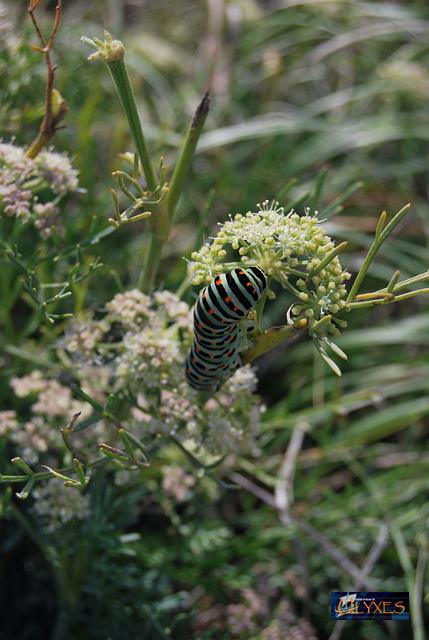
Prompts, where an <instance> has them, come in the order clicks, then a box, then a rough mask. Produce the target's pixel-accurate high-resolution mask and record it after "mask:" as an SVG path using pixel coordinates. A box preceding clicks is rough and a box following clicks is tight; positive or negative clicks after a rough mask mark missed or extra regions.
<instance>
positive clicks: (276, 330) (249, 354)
mask: <svg viewBox="0 0 429 640" xmlns="http://www.w3.org/2000/svg"><path fill="white" fill-rule="evenodd" d="M306 327H307V321H306V320H305V319H302V320H298V321H297V322H296V323H295V324H294V325H291V326H289V325H284V326H281V327H271V329H267V331H264V332H263V333H261V335H260V336H258V338H257V340H256V342H255V344H254V345H253V346H252V347H250V348H249V349H246V350H245V351H243V352H242V354H241V359H242V361H243V364H249V363H250V362H253V360H255V359H256V358H259V356H262V355H263V354H264V353H267V351H270V350H271V349H273V348H274V347H276V346H277V345H279V344H281V343H282V342H284V341H285V340H288V339H289V338H291V337H292V336H294V335H296V333H297V332H298V331H301V330H302V329H305V328H306Z"/></svg>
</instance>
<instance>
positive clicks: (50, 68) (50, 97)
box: [26, 0, 67, 158]
mask: <svg viewBox="0 0 429 640" xmlns="http://www.w3.org/2000/svg"><path fill="white" fill-rule="evenodd" d="M39 4H40V0H30V5H29V8H28V13H29V15H30V18H31V20H32V22H33V25H34V28H35V30H36V33H37V35H38V37H39V40H40V44H41V47H36V46H33V49H35V50H36V51H40V52H41V53H43V54H44V56H45V62H46V67H47V81H46V91H45V114H44V116H43V120H42V122H41V125H40V131H39V134H38V136H37V137H36V139H35V140H34V141H33V142H32V144H31V145H30V147H29V149H28V150H27V153H26V155H27V157H28V158H35V157H36V156H37V154H38V153H39V152H40V151H41V149H42V148H43V147H45V146H46V145H47V144H48V143H49V141H50V140H51V138H52V137H53V136H54V134H55V132H56V130H57V128H58V125H59V123H60V122H61V120H63V118H64V116H65V114H66V113H67V104H66V102H65V100H64V99H63V98H62V97H61V95H60V93H59V92H58V91H56V89H54V80H55V70H56V67H55V66H54V65H53V64H52V58H51V50H52V47H53V44H54V41H55V37H56V35H57V32H58V29H59V26H60V23H61V14H62V0H57V4H56V6H55V18H54V23H53V26H52V29H51V33H50V35H49V38H48V40H47V42H46V41H45V38H44V37H43V34H42V32H41V30H40V27H39V25H38V23H37V20H36V16H35V10H36V8H37V7H38V5H39Z"/></svg>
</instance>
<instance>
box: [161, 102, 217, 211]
mask: <svg viewBox="0 0 429 640" xmlns="http://www.w3.org/2000/svg"><path fill="white" fill-rule="evenodd" d="M209 107H210V96H209V93H208V92H206V93H205V94H204V96H203V99H202V100H201V102H200V104H199V105H198V107H197V109H196V111H195V113H194V116H193V118H192V122H191V124H190V125H189V129H188V131H187V133H186V137H185V140H184V142H183V146H182V149H181V152H180V155H179V158H178V160H177V162H176V165H175V167H174V172H173V175H172V177H171V182H170V188H169V192H168V199H167V208H168V212H169V214H170V218H171V217H172V216H173V213H174V210H175V208H176V205H177V202H178V200H179V198H180V194H181V193H182V191H183V184H184V182H185V179H186V176H187V174H188V172H189V169H190V166H191V163H192V158H193V157H194V153H195V149H196V146H197V142H198V139H199V137H200V134H201V131H202V129H203V126H204V123H205V121H206V118H207V114H208V112H209Z"/></svg>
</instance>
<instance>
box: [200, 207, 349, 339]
mask: <svg viewBox="0 0 429 640" xmlns="http://www.w3.org/2000/svg"><path fill="white" fill-rule="evenodd" d="M258 207H259V208H258V211H256V212H252V211H249V212H248V213H246V214H245V215H242V214H237V215H235V216H234V217H230V219H229V220H227V221H226V222H225V223H224V224H220V229H219V231H218V233H217V235H216V236H215V237H214V238H212V239H211V241H210V242H207V243H206V244H204V245H203V247H202V248H201V249H200V250H199V251H195V252H194V253H193V254H192V256H191V258H192V262H191V265H190V268H191V272H192V275H193V283H194V284H201V283H205V282H210V281H211V280H212V278H213V277H214V276H215V275H216V274H217V273H221V272H223V271H226V270H228V269H231V268H233V267H235V266H239V265H243V264H244V265H246V264H248V265H249V266H250V265H257V266H259V267H261V268H262V269H263V270H264V271H265V273H266V274H267V275H268V276H269V277H270V278H272V279H274V280H277V281H279V282H280V283H281V284H282V285H283V287H285V288H287V289H288V290H289V291H291V292H292V293H293V295H294V296H295V297H296V299H297V305H296V306H295V308H294V314H295V315H298V316H303V317H306V318H307V319H308V321H309V324H310V325H311V324H312V323H314V322H315V321H318V320H320V319H321V318H323V317H324V316H326V315H328V314H331V315H333V316H335V315H336V314H338V313H339V312H340V311H342V310H343V309H344V308H345V306H346V302H345V298H346V287H345V282H346V281H347V280H349V278H350V274H349V273H347V271H344V270H343V269H342V267H341V264H340V261H339V259H338V256H333V257H332V259H330V260H329V261H328V262H327V264H325V263H324V264H323V265H322V261H324V260H325V259H326V257H327V256H328V255H329V254H330V253H332V252H333V250H334V249H335V244H334V242H333V241H332V240H331V238H330V237H329V236H328V235H327V234H326V232H325V231H324V229H323V227H322V225H321V223H320V220H319V219H318V216H317V212H315V213H314V215H311V214H310V212H309V210H306V213H305V215H302V216H300V215H298V214H297V213H295V212H294V211H293V210H292V211H290V212H289V213H288V214H285V212H284V209H283V207H280V206H279V205H278V203H277V202H269V201H268V200H266V201H265V202H263V204H262V205H258ZM329 328H330V330H331V331H332V332H333V333H336V332H338V329H337V328H336V326H335V325H334V324H333V323H331V325H330V327H329Z"/></svg>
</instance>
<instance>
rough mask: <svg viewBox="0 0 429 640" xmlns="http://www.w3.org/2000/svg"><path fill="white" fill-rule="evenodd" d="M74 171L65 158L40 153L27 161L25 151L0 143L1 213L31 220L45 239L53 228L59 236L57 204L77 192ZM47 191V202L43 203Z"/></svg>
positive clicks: (60, 225)
mask: <svg viewBox="0 0 429 640" xmlns="http://www.w3.org/2000/svg"><path fill="white" fill-rule="evenodd" d="M77 175H78V174H77V171H76V169H74V168H73V167H72V165H71V163H70V160H69V158H68V157H67V156H66V155H63V154H60V153H56V152H54V151H51V150H42V151H41V152H40V153H39V154H38V155H37V156H36V158H34V160H33V159H30V158H28V157H27V156H26V154H25V149H23V148H21V147H19V146H17V145H15V144H12V143H5V142H3V143H0V212H2V213H3V214H4V215H6V216H14V217H16V218H18V219H19V220H22V221H23V222H26V221H28V220H33V222H34V224H35V226H36V228H37V229H39V231H40V233H41V235H42V236H43V237H44V238H47V237H49V235H50V234H51V232H52V229H53V228H55V230H56V232H57V233H59V234H61V233H62V232H63V226H62V224H61V220H60V218H59V209H58V207H57V203H58V201H59V199H60V198H61V197H63V196H65V195H66V194H68V193H73V192H75V191H77V190H78V188H79V184H78V178H77ZM46 192H48V194H49V196H48V201H43V202H42V201H41V198H42V196H43V198H44V199H45V200H46Z"/></svg>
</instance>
